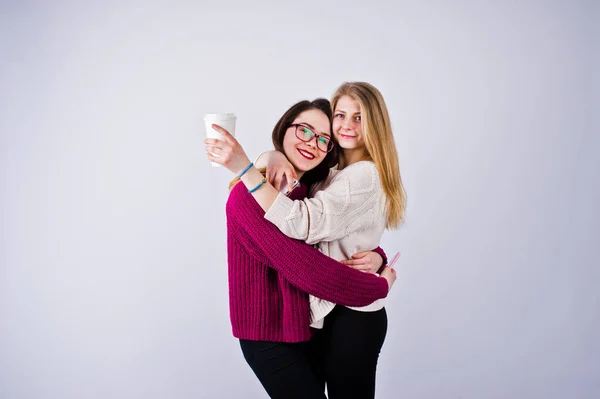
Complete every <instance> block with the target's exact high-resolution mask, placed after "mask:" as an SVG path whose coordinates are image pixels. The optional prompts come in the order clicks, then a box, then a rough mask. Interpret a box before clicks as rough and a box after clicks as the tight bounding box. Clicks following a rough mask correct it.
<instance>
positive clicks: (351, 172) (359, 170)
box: [337, 161, 381, 191]
mask: <svg viewBox="0 0 600 399" xmlns="http://www.w3.org/2000/svg"><path fill="white" fill-rule="evenodd" d="M337 177H338V178H343V179H345V180H347V181H348V182H349V183H350V184H351V186H352V191H354V190H366V191H378V190H380V189H381V181H380V180H379V171H378V170H377V167H376V166H375V164H374V163H373V162H371V161H359V162H356V163H353V164H352V165H350V166H347V167H345V168H344V169H343V170H341V171H340V172H339V173H338V174H337Z"/></svg>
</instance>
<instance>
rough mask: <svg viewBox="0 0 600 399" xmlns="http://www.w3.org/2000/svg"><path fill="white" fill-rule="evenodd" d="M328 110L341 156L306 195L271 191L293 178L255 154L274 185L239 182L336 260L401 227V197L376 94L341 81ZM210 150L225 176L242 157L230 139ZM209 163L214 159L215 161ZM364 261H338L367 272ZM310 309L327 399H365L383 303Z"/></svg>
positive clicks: (257, 178) (273, 218)
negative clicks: (298, 196) (299, 197)
mask: <svg viewBox="0 0 600 399" xmlns="http://www.w3.org/2000/svg"><path fill="white" fill-rule="evenodd" d="M331 105H332V109H333V118H334V119H333V123H332V131H333V136H334V139H335V140H336V141H337V143H338V144H339V146H340V147H341V154H340V156H339V162H338V165H337V167H334V168H332V169H331V170H330V173H329V176H328V177H327V179H326V180H325V181H324V182H322V183H319V184H316V185H314V186H313V187H311V196H310V197H309V198H305V199H303V200H291V199H290V198H289V197H287V196H285V195H283V194H281V193H279V191H278V190H277V189H275V187H279V185H280V181H281V179H282V176H286V177H287V181H288V182H291V181H292V180H293V178H294V177H295V176H294V169H295V168H294V167H293V166H292V165H290V164H289V162H288V161H287V159H286V158H285V157H284V156H283V155H281V154H280V153H276V152H270V153H267V154H266V155H265V156H261V157H260V158H261V159H262V161H263V163H264V162H267V171H268V172H267V177H268V178H270V179H271V180H273V182H274V184H275V187H273V186H271V185H270V184H268V183H267V184H264V180H263V179H262V175H260V174H257V173H254V174H252V175H251V176H252V177H251V176H248V177H247V178H246V179H245V181H244V184H246V187H247V188H248V189H249V190H251V191H252V196H253V197H254V199H255V200H256V201H257V202H258V204H259V205H260V206H261V207H262V208H263V209H264V210H265V211H266V214H265V218H266V219H267V220H269V221H270V222H271V223H273V224H275V225H276V226H277V227H278V228H279V229H280V230H281V231H282V232H283V233H284V234H285V235H287V236H289V237H291V238H295V239H299V240H303V241H305V242H306V243H308V244H314V245H317V247H318V248H319V250H320V251H321V252H323V253H324V254H326V255H328V256H330V257H332V258H333V259H336V260H340V261H342V260H344V259H352V257H353V254H356V253H359V252H363V251H369V250H370V249H371V248H376V247H378V246H379V242H380V239H381V236H382V234H383V231H384V230H385V229H386V228H391V229H393V228H397V227H398V226H399V225H400V224H401V223H402V221H403V218H404V211H405V206H406V195H405V192H404V188H403V186H402V180H401V177H400V171H399V163H398V155H397V152H396V145H395V142H394V137H393V134H392V129H391V123H390V118H389V115H388V111H387V107H386V105H385V101H384V99H383V97H382V95H381V93H380V92H379V90H377V89H376V88H375V87H373V86H372V85H370V84H369V83H365V82H348V83H344V84H342V85H341V86H340V87H339V88H338V89H337V90H336V92H335V94H334V95H333V98H332V100H331ZM316 130H317V129H315V128H314V127H313V126H306V129H305V130H303V135H304V136H303V139H304V140H306V141H307V143H313V142H314V144H313V146H314V147H318V146H319V145H320V140H321V138H322V137H323V136H324V133H325V132H320V131H316ZM321 144H322V143H321ZM315 149H316V148H315ZM210 150H211V152H215V151H216V153H217V154H218V155H220V157H221V160H220V161H221V162H222V163H223V164H224V165H225V166H226V167H228V165H236V167H235V169H236V170H233V169H231V170H232V171H233V172H238V170H237V168H239V166H237V165H239V164H240V159H243V158H244V157H246V155H245V153H244V152H243V149H241V147H240V146H239V144H238V143H237V142H233V144H231V141H230V143H229V144H228V143H222V144H218V145H216V146H214V147H211V148H210ZM298 152H299V154H298V155H299V156H300V157H299V159H300V160H302V159H303V160H304V161H306V162H310V161H311V160H312V157H313V156H314V154H312V153H311V151H310V150H309V151H306V150H305V149H300V150H298ZM209 158H210V159H211V160H213V161H217V162H219V158H214V157H212V156H209ZM246 159H247V158H246ZM355 258H356V257H355ZM365 258H366V257H362V258H361V257H359V258H357V259H354V260H350V261H345V263H346V264H348V265H349V266H351V267H354V268H356V269H359V270H363V271H371V272H374V270H370V263H369V262H368V261H365ZM310 310H311V322H312V324H311V326H312V327H314V328H318V329H321V331H319V332H318V334H316V336H315V338H314V339H313V340H314V342H313V348H314V349H315V350H314V351H313V353H316V354H317V355H318V356H320V358H319V359H317V361H316V362H315V365H316V370H315V372H316V373H318V374H319V376H320V377H321V379H322V381H325V382H326V383H327V391H328V395H329V398H330V399H336V398H361V399H362V398H373V397H374V396H375V376H376V368H377V360H378V357H379V352H380V350H381V347H382V345H383V342H384V340H385V335H386V332H387V315H386V312H385V308H384V301H383V300H382V299H381V300H377V301H375V302H373V303H371V304H370V305H367V306H364V307H344V306H339V305H335V304H333V303H331V302H328V301H324V300H322V299H319V298H317V297H311V303H310Z"/></svg>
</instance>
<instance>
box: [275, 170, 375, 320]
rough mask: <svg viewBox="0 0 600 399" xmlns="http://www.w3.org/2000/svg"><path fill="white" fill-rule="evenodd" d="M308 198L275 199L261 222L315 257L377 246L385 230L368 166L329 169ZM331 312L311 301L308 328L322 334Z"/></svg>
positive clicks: (324, 304) (328, 304)
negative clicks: (313, 247) (313, 250)
mask: <svg viewBox="0 0 600 399" xmlns="http://www.w3.org/2000/svg"><path fill="white" fill-rule="evenodd" d="M312 193H313V194H314V195H313V197H312V198H306V199H303V200H296V201H292V200H291V199H289V198H288V197H286V196H285V195H283V194H279V195H278V196H277V199H276V200H275V202H274V203H273V205H271V207H270V208H269V210H268V211H267V213H266V214H265V218H266V219H267V220H269V221H270V222H272V223H273V224H275V225H276V226H277V227H278V228H279V229H280V230H281V231H282V232H283V233H284V234H285V235H287V236H288V237H292V238H295V239H298V240H303V241H306V242H307V243H308V244H317V246H318V248H319V250H320V251H321V252H323V253H324V254H325V255H328V256H330V257H331V258H333V259H335V260H338V261H340V260H343V259H351V258H352V255H354V254H356V253H357V252H362V251H369V250H372V249H374V248H377V247H378V246H379V242H380V240H381V236H382V234H383V231H384V230H385V221H386V219H385V195H384V193H383V189H382V187H381V181H380V180H379V173H378V172H377V168H376V167H375V164H374V163H373V162H370V161H360V162H356V163H354V164H352V165H350V166H348V167H346V168H344V169H343V170H340V171H338V170H336V169H331V171H330V173H329V176H328V177H327V179H326V180H325V181H324V182H322V183H320V184H318V185H316V186H315V187H314V188H313V190H312ZM290 256H293V254H290ZM384 304H385V303H384V300H383V299H380V300H377V301H375V302H373V303H372V304H370V305H368V306H364V307H361V308H351V309H355V310H359V311H364V312H373V311H376V310H379V309H381V308H383V306H384ZM334 306H335V304H333V303H331V302H328V301H325V300H322V299H319V298H316V297H313V296H311V297H310V308H311V323H312V324H311V326H312V327H315V328H322V327H323V319H324V317H325V316H326V315H327V314H328V313H329V312H331V310H332V309H333V308H334Z"/></svg>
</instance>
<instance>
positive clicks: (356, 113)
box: [335, 109, 360, 115]
mask: <svg viewBox="0 0 600 399" xmlns="http://www.w3.org/2000/svg"><path fill="white" fill-rule="evenodd" d="M335 112H336V113H338V112H339V113H341V114H345V113H346V111H342V110H341V109H339V110H338V109H336V110H335ZM358 114H360V111H357V112H355V113H353V114H352V115H358Z"/></svg>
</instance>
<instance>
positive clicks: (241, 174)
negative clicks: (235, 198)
mask: <svg viewBox="0 0 600 399" xmlns="http://www.w3.org/2000/svg"><path fill="white" fill-rule="evenodd" d="M253 166H254V162H250V165H248V166H246V169H244V170H242V173H240V174H239V175H237V178H238V179H239V178H240V177H242V176H244V173H246V172H247V171H248V169H250V168H251V167H253Z"/></svg>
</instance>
